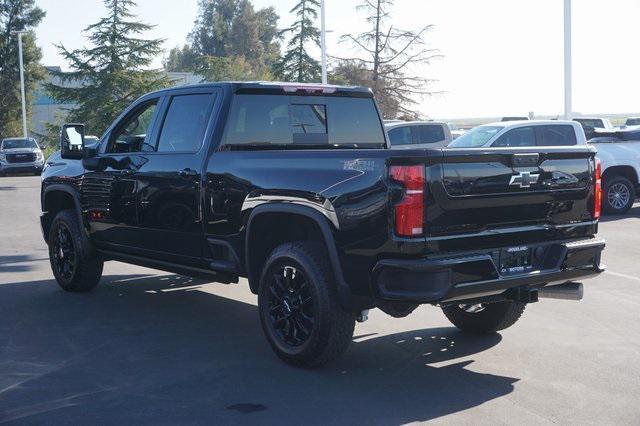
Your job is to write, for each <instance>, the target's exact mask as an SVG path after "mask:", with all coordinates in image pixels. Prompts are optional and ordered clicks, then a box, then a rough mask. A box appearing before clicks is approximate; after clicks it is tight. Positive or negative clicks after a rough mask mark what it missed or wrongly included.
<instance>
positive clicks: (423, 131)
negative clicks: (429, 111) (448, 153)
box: [414, 124, 445, 143]
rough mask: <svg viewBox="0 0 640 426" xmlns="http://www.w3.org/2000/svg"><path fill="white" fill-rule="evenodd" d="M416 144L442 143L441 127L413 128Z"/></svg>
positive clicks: (442, 131)
mask: <svg viewBox="0 0 640 426" xmlns="http://www.w3.org/2000/svg"><path fill="white" fill-rule="evenodd" d="M414 133H415V142H416V143H437V142H442V141H444V139H445V137H444V129H443V128H442V126H441V125H439V124H438V125H435V124H434V125H431V126H429V125H421V126H417V127H415V128H414Z"/></svg>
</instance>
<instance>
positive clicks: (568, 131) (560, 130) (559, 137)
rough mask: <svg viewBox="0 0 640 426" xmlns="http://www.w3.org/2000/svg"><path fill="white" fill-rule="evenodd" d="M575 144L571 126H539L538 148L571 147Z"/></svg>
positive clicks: (573, 131) (575, 140)
mask: <svg viewBox="0 0 640 426" xmlns="http://www.w3.org/2000/svg"><path fill="white" fill-rule="evenodd" d="M577 143H578V141H577V139H576V132H575V130H574V129H573V126H564V125H553V126H540V130H539V134H538V145H539V146H573V145H577Z"/></svg>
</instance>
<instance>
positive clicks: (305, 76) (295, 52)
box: [274, 0, 322, 82]
mask: <svg viewBox="0 0 640 426" xmlns="http://www.w3.org/2000/svg"><path fill="white" fill-rule="evenodd" d="M319 7H320V0H300V1H299V2H298V3H297V4H296V5H295V6H294V7H293V8H292V9H291V11H290V13H294V14H295V15H296V16H297V19H298V20H297V21H295V22H294V23H293V25H292V26H291V27H290V28H287V29H285V30H283V31H282V34H285V33H291V34H293V35H292V37H291V39H290V40H289V43H288V45H287V48H288V49H287V51H286V52H285V54H284V55H283V57H282V58H281V59H280V61H278V62H277V63H276V65H275V67H274V71H275V74H276V76H277V77H278V78H280V79H282V80H285V81H298V82H313V81H318V80H319V79H320V73H321V71H322V69H321V66H320V63H319V62H318V61H317V60H315V59H314V58H313V57H312V56H311V55H310V54H309V52H308V50H307V47H308V46H309V44H311V45H315V46H316V47H320V31H319V30H318V28H317V27H316V26H314V21H315V20H317V18H318V8H319Z"/></svg>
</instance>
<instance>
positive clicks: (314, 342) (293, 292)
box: [258, 242, 356, 367]
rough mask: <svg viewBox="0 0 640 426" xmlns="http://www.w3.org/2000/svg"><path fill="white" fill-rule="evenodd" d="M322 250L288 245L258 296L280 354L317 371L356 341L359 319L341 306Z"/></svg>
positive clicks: (269, 266)
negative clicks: (355, 333)
mask: <svg viewBox="0 0 640 426" xmlns="http://www.w3.org/2000/svg"><path fill="white" fill-rule="evenodd" d="M332 276H333V274H332V273H331V268H330V267H329V263H328V261H327V259H326V255H325V253H324V250H323V248H322V246H320V245H318V244H316V243H311V242H296V243H287V244H283V245H281V246H279V247H277V248H276V249H275V250H274V251H273V252H272V253H271V255H270V256H269V258H268V259H267V261H266V263H265V265H264V268H263V271H262V275H261V279H260V291H259V293H258V307H259V311H260V321H261V323H262V328H263V330H264V333H265V336H266V337H267V340H268V341H269V343H270V345H271V347H272V348H273V350H274V351H275V352H276V354H277V355H278V356H279V357H280V358H281V359H283V360H284V361H286V362H287V363H289V364H292V365H296V366H303V367H316V366H320V365H322V364H325V363H327V362H330V361H333V360H334V359H336V358H338V357H339V356H340V355H342V353H343V352H344V351H345V350H346V349H347V347H348V346H349V343H350V342H351V339H352V337H353V330H354V327H355V320H356V315H355V312H350V311H347V310H345V309H343V308H342V307H341V306H340V304H339V303H338V297H337V291H336V289H335V286H334V284H333V283H332V282H331V281H330V278H331V277H332Z"/></svg>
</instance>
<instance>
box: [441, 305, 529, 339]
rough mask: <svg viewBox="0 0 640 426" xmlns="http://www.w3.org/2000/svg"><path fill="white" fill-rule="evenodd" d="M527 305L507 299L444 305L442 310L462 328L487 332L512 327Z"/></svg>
mask: <svg viewBox="0 0 640 426" xmlns="http://www.w3.org/2000/svg"><path fill="white" fill-rule="evenodd" d="M525 306H526V304H525V303H520V302H512V301H507V302H495V303H487V304H484V303H481V304H460V305H447V306H443V307H442V311H443V312H444V315H445V316H446V317H447V319H448V320H449V321H451V323H452V324H453V325H455V326H456V327H458V328H459V329H460V330H462V331H466V332H469V333H477V334H486V333H495V332H496V331H500V330H504V329H505V328H509V327H511V326H512V325H513V324H515V323H516V321H518V319H520V316H521V315H522V313H523V312H524V308H525Z"/></svg>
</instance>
